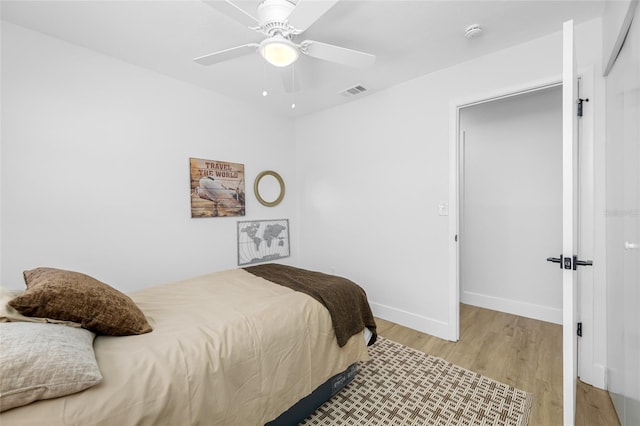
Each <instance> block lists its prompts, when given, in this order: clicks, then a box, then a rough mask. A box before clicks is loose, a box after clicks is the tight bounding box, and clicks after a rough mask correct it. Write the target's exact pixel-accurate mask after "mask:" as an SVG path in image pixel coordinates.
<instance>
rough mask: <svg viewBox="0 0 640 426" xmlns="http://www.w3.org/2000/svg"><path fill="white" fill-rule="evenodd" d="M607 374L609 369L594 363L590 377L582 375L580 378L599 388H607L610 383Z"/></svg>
mask: <svg viewBox="0 0 640 426" xmlns="http://www.w3.org/2000/svg"><path fill="white" fill-rule="evenodd" d="M606 374H607V371H606V368H605V366H604V365H600V364H593V365H592V366H591V368H590V369H589V375H588V377H584V376H581V377H580V380H582V381H583V382H585V383H587V384H589V385H591V386H595V387H597V388H599V389H604V390H607V386H608V384H607V376H606Z"/></svg>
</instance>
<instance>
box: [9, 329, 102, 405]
mask: <svg viewBox="0 0 640 426" xmlns="http://www.w3.org/2000/svg"><path fill="white" fill-rule="evenodd" d="M94 337H95V335H94V334H93V333H92V332H90V331H89V330H85V329H83V328H73V327H67V326H65V325H59V324H42V323H31V322H5V323H0V341H1V342H2V343H1V344H2V350H0V411H5V410H9V409H11V408H14V407H19V406H21V405H26V404H30V403H32V402H34V401H37V400H39V399H49V398H56V397H59V396H63V395H68V394H72V393H76V392H79V391H81V390H84V389H87V388H89V387H91V386H93V385H96V384H98V383H100V382H101V381H102V374H101V373H100V369H99V368H98V363H97V362H96V357H95V353H94V351H93V339H94Z"/></svg>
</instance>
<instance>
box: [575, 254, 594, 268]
mask: <svg viewBox="0 0 640 426" xmlns="http://www.w3.org/2000/svg"><path fill="white" fill-rule="evenodd" d="M578 266H593V260H578V256H573V270H574V271H575V270H576V269H577V268H578Z"/></svg>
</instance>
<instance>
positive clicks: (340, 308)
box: [244, 263, 377, 347]
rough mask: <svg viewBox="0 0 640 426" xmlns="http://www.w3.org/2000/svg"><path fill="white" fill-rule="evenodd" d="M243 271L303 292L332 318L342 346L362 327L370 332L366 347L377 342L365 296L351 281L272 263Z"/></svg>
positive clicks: (374, 325) (373, 323) (374, 323)
mask: <svg viewBox="0 0 640 426" xmlns="http://www.w3.org/2000/svg"><path fill="white" fill-rule="evenodd" d="M244 270H245V271H247V272H249V273H251V274H253V275H256V276H258V277H261V278H264V279H265V280H267V281H271V282H273V283H276V284H280V285H282V286H285V287H288V288H290V289H292V290H296V291H300V292H302V293H305V294H307V295H309V296H311V297H313V298H314V299H316V300H317V301H318V302H320V303H322V304H323V305H324V306H325V307H326V308H327V310H328V311H329V314H330V315H331V321H332V322H333V329H334V331H335V333H336V337H337V338H338V345H340V346H341V347H342V346H344V345H345V344H346V343H347V341H348V340H349V338H350V337H351V336H353V335H354V334H358V333H359V332H361V331H362V330H363V329H364V327H367V328H369V330H371V332H372V333H373V336H372V337H371V339H370V340H369V343H368V344H369V345H373V343H374V342H375V341H376V338H377V334H376V322H375V320H374V319H373V313H372V312H371V307H370V306H369V302H368V301H367V295H366V293H365V292H364V290H363V289H362V288H361V287H360V286H358V285H357V284H355V283H353V282H352V281H349V280H348V279H346V278H342V277H337V276H335V275H328V274H323V273H321V272H315V271H307V270H305V269H300V268H294V267H293V266H286V265H279V264H275V263H269V264H266V265H256V266H249V267H246V268H244Z"/></svg>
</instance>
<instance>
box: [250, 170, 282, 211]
mask: <svg viewBox="0 0 640 426" xmlns="http://www.w3.org/2000/svg"><path fill="white" fill-rule="evenodd" d="M253 192H254V193H255V194H256V198H257V199H258V201H260V204H262V205H265V206H267V207H273V206H277V205H278V204H280V201H282V199H283V198H284V181H283V180H282V177H281V176H280V175H279V174H278V173H276V172H274V171H272V170H266V171H264V172H261V173H260V174H259V175H258V176H257V177H256V180H255V182H254V183H253Z"/></svg>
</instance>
